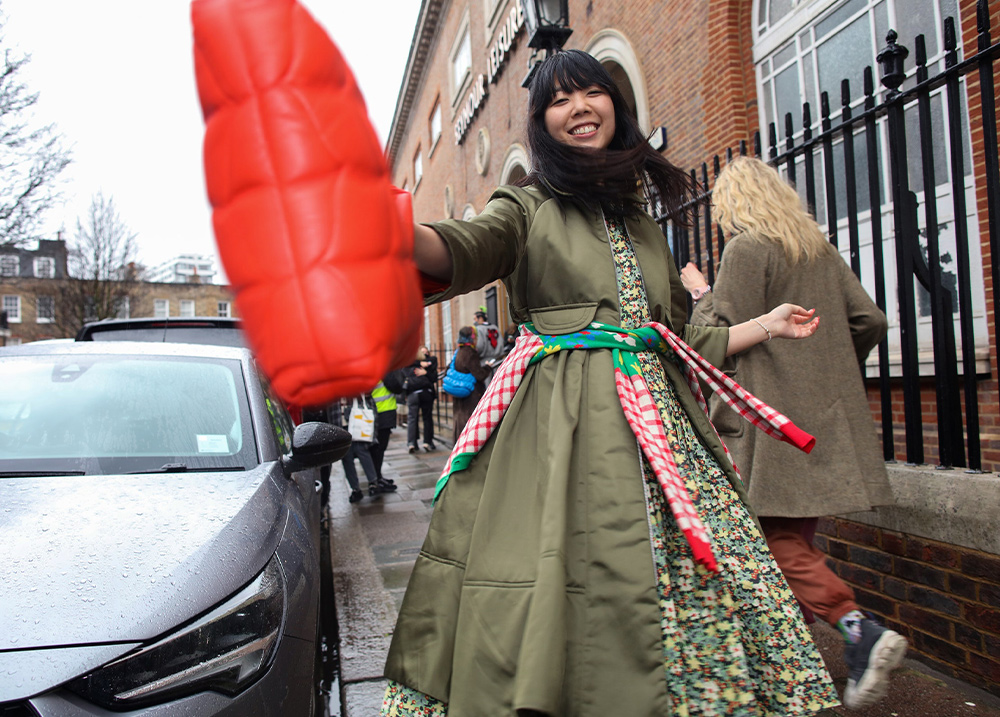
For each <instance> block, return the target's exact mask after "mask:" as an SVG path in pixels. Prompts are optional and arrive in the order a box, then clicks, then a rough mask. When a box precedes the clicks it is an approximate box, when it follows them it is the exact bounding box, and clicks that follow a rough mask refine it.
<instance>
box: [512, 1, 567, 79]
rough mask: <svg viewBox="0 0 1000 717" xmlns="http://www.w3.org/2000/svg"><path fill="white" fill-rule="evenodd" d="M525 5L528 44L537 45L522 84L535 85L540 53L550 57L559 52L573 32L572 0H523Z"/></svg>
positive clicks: (529, 60)
mask: <svg viewBox="0 0 1000 717" xmlns="http://www.w3.org/2000/svg"><path fill="white" fill-rule="evenodd" d="M521 3H522V5H523V7H524V24H525V26H526V27H527V28H528V47H531V48H534V52H532V53H531V57H529V58H528V67H529V69H528V74H527V75H525V78H524V80H523V81H522V82H521V87H528V86H529V85H531V80H532V79H534V77H535V72H536V71H537V70H538V65H539V64H540V62H541V60H539V59H537V58H538V52H539V51H541V52H542V53H544V57H543V58H542V59H545V57H548V55H549V54H551V53H553V52H558V51H559V50H560V49H561V48H562V46H563V44H564V43H565V42H566V39H567V38H568V37H569V36H570V35H572V34H573V30H572V29H571V28H570V27H569V0H521Z"/></svg>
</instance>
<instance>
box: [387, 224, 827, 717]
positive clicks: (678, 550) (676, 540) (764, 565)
mask: <svg viewBox="0 0 1000 717" xmlns="http://www.w3.org/2000/svg"><path fill="white" fill-rule="evenodd" d="M605 225H606V227H607V230H608V240H609V242H610V244H611V250H612V255H613V257H614V262H615V276H616V279H617V284H618V297H619V304H620V306H621V326H622V328H626V329H634V328H638V327H639V326H641V325H642V324H644V323H646V322H648V321H649V320H650V313H649V304H648V302H647V297H646V292H645V287H644V285H643V280H642V272H641V270H640V268H639V264H638V261H637V259H636V255H635V251H634V249H633V247H632V243H631V240H630V239H629V236H628V233H627V231H626V228H625V222H624V221H623V220H622V219H621V218H620V217H609V218H606V220H605ZM637 356H638V359H639V362H640V365H641V368H642V373H643V376H644V378H645V379H646V383H647V385H648V387H649V390H650V393H652V395H653V397H654V399H655V400H656V404H657V408H658V409H659V412H660V416H661V418H662V420H663V425H664V428H665V430H666V434H667V440H668V442H669V444H670V449H671V451H672V452H673V456H674V460H675V462H676V464H677V468H678V470H679V471H680V474H681V476H682V477H683V479H684V482H685V485H686V487H687V490H688V493H689V494H690V496H691V499H692V502H693V503H694V505H695V508H696V510H697V511H698V513H699V516H700V517H701V520H702V522H703V523H704V524H705V526H706V527H707V529H708V530H709V532H710V533H711V536H712V542H713V545H714V551H715V553H716V555H717V556H718V558H719V564H720V568H721V570H720V572H719V573H713V572H710V571H709V570H707V569H706V568H705V567H704V566H702V565H698V564H696V563H695V561H694V559H693V558H692V557H691V551H690V548H689V547H688V545H687V542H686V539H685V537H684V535H683V533H682V532H681V531H680V530H679V529H678V528H677V525H676V523H675V522H674V518H673V516H672V514H671V512H670V508H669V506H668V505H667V501H666V499H665V497H664V495H663V492H662V490H661V489H660V487H659V484H658V483H657V479H656V475H655V474H654V473H653V469H652V467H651V466H650V465H649V463H648V462H646V461H645V459H644V460H643V467H644V480H645V495H646V508H647V514H648V518H649V535H650V545H651V549H652V555H653V562H654V565H655V568H656V580H657V593H658V597H659V606H660V613H661V621H660V626H661V633H662V636H663V667H664V679H665V680H666V685H667V691H668V693H669V696H670V698H671V702H672V704H673V714H674V715H678V716H679V717H688V716H691V717H693V716H694V715H704V716H705V717H712V716H715V715H719V716H721V715H726V716H737V717H785V716H786V715H788V716H790V715H804V714H813V713H815V712H818V711H820V710H822V709H824V708H827V707H831V706H834V705H836V704H837V703H838V700H837V694H836V691H835V690H834V687H833V684H832V683H831V681H830V677H829V675H828V673H827V671H826V668H825V666H824V665H823V662H822V658H821V657H820V655H819V653H818V651H817V650H816V648H815V646H814V645H813V642H812V637H811V636H810V634H809V631H808V629H807V628H806V626H805V623H804V622H803V620H802V616H801V612H800V610H799V607H798V604H797V603H796V601H795V598H794V597H793V596H792V593H791V591H790V590H789V588H788V585H787V583H786V582H785V579H784V577H783V576H782V575H781V572H780V570H779V569H778V566H777V565H776V564H775V562H774V559H773V558H772V557H771V554H770V551H769V550H768V548H767V544H766V543H765V542H764V539H763V537H762V536H761V534H760V531H759V530H758V528H757V525H756V523H755V522H754V520H753V518H752V517H751V516H750V514H749V512H748V511H747V509H746V507H745V506H744V505H743V503H742V502H741V501H740V499H739V497H738V496H737V495H736V492H735V491H734V490H733V489H732V486H731V485H730V484H729V480H728V479H727V478H726V475H725V473H723V471H722V470H721V469H720V468H719V466H718V464H717V463H716V461H715V458H714V457H713V456H712V454H711V453H710V452H709V450H708V449H707V448H705V446H704V445H703V444H702V443H701V441H700V440H699V439H698V436H697V435H696V433H695V432H694V429H693V428H692V426H691V422H690V420H689V419H688V417H687V415H686V414H685V413H684V410H683V408H682V407H681V405H680V402H679V401H678V399H677V395H676V393H675V389H674V387H673V385H671V383H670V382H669V381H668V380H667V378H666V374H665V372H664V370H663V367H662V365H661V364H660V359H659V358H658V357H657V355H656V354H654V353H652V352H643V353H640V354H637ZM381 714H382V715H383V716H385V717H404V716H405V717H409V716H411V715H419V716H421V717H446V715H447V714H448V706H447V704H446V703H444V702H441V701H439V700H436V699H434V698H432V697H429V696H427V695H424V694H422V693H420V692H417V691H416V690H413V689H411V688H409V687H406V686H404V685H400V684H397V683H395V682H392V681H390V682H389V686H388V688H387V690H386V693H385V698H384V701H383V704H382V711H381Z"/></svg>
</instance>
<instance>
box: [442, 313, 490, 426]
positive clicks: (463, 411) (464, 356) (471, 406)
mask: <svg viewBox="0 0 1000 717" xmlns="http://www.w3.org/2000/svg"><path fill="white" fill-rule="evenodd" d="M452 370H454V371H458V372H460V373H466V374H471V375H472V376H474V377H475V379H476V383H475V386H473V388H472V393H469V394H468V395H466V396H456V395H453V396H452V398H451V400H452V412H453V414H454V420H455V429H454V436H453V441H454V442H456V443H457V442H458V437H459V435H460V434H461V433H462V429H464V428H465V424H466V423H468V422H469V418H471V417H472V412H473V411H475V410H476V406H477V405H478V404H479V399H481V398H482V397H483V394H484V393H486V379H487V378H488V377H489V375H490V372H491V370H492V369H490V367H488V366H483V365H482V362H481V360H480V358H479V352H478V351H476V330H475V329H474V328H473V327H471V326H463V327H462V328H461V329H459V331H458V349H457V350H456V351H455V356H454V357H453V358H452V363H451V366H449V367H448V371H449V373H450V372H451V371H452ZM447 384H448V381H447V375H446V377H445V383H444V386H443V387H444V390H445V391H447V390H448V385H447Z"/></svg>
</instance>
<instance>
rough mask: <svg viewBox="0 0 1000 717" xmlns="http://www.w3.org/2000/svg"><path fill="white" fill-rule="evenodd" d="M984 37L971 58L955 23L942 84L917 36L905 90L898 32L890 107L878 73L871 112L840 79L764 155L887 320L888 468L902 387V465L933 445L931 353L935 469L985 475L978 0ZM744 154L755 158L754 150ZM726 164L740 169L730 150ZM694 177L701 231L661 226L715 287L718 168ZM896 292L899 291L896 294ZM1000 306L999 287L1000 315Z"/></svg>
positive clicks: (994, 163) (885, 62)
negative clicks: (926, 415) (975, 115)
mask: <svg viewBox="0 0 1000 717" xmlns="http://www.w3.org/2000/svg"><path fill="white" fill-rule="evenodd" d="M977 29H978V48H977V52H976V53H975V54H974V55H972V56H971V57H967V58H966V59H964V60H961V59H960V58H959V50H958V42H957V38H956V34H955V22H954V19H953V18H947V19H946V21H945V30H944V38H943V39H944V45H943V46H944V48H945V58H944V66H945V69H944V70H943V71H941V72H939V73H937V74H935V75H934V76H933V77H931V76H930V72H929V70H928V67H927V53H926V51H925V41H924V36H923V35H920V36H918V37H917V38H915V40H914V47H915V55H916V56H915V59H916V68H917V69H916V77H915V78H912V79H911V80H910V81H906V84H907V85H911V86H908V87H904V88H903V89H902V90H901V89H900V87H901V85H904V81H905V80H906V78H905V73H904V71H903V58H905V57H906V55H907V53H908V50H907V49H906V48H905V47H903V46H901V45H899V44H897V43H896V40H897V36H896V33H895V32H894V31H891V30H890V31H889V33H888V35H887V36H886V43H887V44H886V47H885V48H884V49H883V50H882V51H881V52H880V53H879V54H878V57H877V59H878V62H879V65H880V69H881V84H882V85H883V86H884V88H885V89H884V90H881V89H880V90H878V91H879V92H880V93H881V95H882V96H881V101H878V99H879V98H878V97H877V95H876V87H875V83H874V79H873V72H872V68H871V67H867V68H866V69H865V73H864V88H863V104H862V103H861V102H860V99H861V98H857V99H856V100H855V98H853V97H852V94H851V93H852V89H851V87H850V84H849V82H848V80H844V81H843V82H842V85H841V97H840V107H839V108H836V109H835V110H834V111H831V105H830V99H829V97H828V95H827V93H825V92H824V93H823V94H822V96H821V97H822V99H821V103H820V104H821V106H820V118H821V121H820V123H819V127H818V128H816V127H814V123H813V120H812V109H811V108H810V106H809V104H808V103H807V104H805V105H804V106H803V108H802V118H803V122H802V125H803V126H802V131H801V134H800V135H799V141H797V142H796V140H795V137H796V134H797V133H796V128H795V127H793V119H792V114H791V113H788V114H786V115H785V122H784V124H785V127H784V138H785V141H784V144H783V146H779V142H778V138H777V132H776V127H775V125H774V124H773V123H772V124H771V125H770V126H769V131H768V147H767V160H768V161H769V162H770V163H771V164H772V165H774V166H775V167H777V168H778V169H779V171H781V172H783V173H784V174H785V176H786V177H787V178H788V180H789V181H790V182H791V183H792V184H793V185H795V186H796V188H797V190H798V191H799V193H800V195H801V196H802V197H803V199H804V200H805V201H806V202H807V204H808V206H809V207H810V208H811V210H812V211H814V212H817V215H816V216H817V220H818V221H819V222H820V224H821V225H822V224H823V223H824V220H825V223H826V230H827V232H828V233H829V235H830V241H831V242H832V243H833V244H834V245H835V246H837V247H838V248H839V249H841V250H842V251H844V250H846V253H847V257H846V258H847V259H848V261H849V263H850V265H851V267H852V269H853V270H854V272H855V274H857V275H858V276H859V278H861V279H862V282H863V283H865V284H866V287H867V288H869V291H870V292H872V293H873V296H874V298H875V301H876V303H877V304H878V305H879V307H880V308H882V310H883V311H885V312H886V314H887V315H888V316H889V320H890V325H891V329H890V335H889V337H887V338H886V340H884V341H883V342H882V343H881V344H880V346H879V348H878V356H877V365H872V366H870V367H869V369H868V371H869V376H875V375H877V377H878V381H879V389H880V394H881V417H882V421H881V423H882V443H883V454H884V457H885V459H886V460H887V461H892V460H895V455H896V444H895V441H896V436H895V434H896V432H897V430H898V428H897V427H895V426H894V421H893V407H892V393H893V387H892V382H893V381H894V380H896V379H897V378H898V379H899V380H900V381H901V383H902V394H903V414H904V421H903V431H904V440H905V455H906V462H907V463H911V464H922V463H925V455H924V446H925V442H927V439H928V438H931V436H930V435H926V436H925V430H924V426H923V417H922V410H921V383H922V379H921V360H920V359H921V355H923V356H925V357H928V359H927V360H926V361H924V364H925V368H924V374H925V376H926V378H925V379H924V380H923V381H924V382H928V381H929V380H930V375H931V374H933V384H934V393H935V409H936V431H935V429H933V428H932V429H929V431H928V434H930V433H932V432H936V438H937V444H938V461H939V463H940V465H941V466H942V467H952V466H957V467H967V468H968V469H970V470H971V471H975V472H978V471H980V470H981V469H982V453H981V446H980V405H979V402H980V396H979V392H978V387H979V386H978V384H979V382H980V381H981V380H982V379H983V378H989V373H990V367H989V365H988V361H989V341H990V337H989V326H988V324H987V314H988V312H987V307H986V305H985V291H984V288H983V280H982V279H983V276H984V275H985V270H986V269H985V267H981V263H982V261H983V256H984V253H985V249H983V250H980V245H981V244H982V246H984V247H985V246H986V243H985V242H981V241H980V240H979V239H978V238H979V236H980V219H979V217H978V216H977V211H976V210H977V207H976V201H975V197H976V187H975V185H976V183H977V182H984V183H985V187H984V188H981V189H985V194H986V197H987V202H986V204H987V212H988V217H987V219H986V222H985V225H986V226H987V231H988V235H989V236H988V246H989V257H990V259H991V266H990V267H989V269H990V270H991V272H992V280H993V286H994V287H997V286H998V278H1000V277H998V273H1000V266H998V246H997V243H998V239H1000V170H998V158H997V130H996V128H997V124H996V102H995V96H994V59H995V57H996V55H997V53H998V52H1000V43H998V44H993V43H992V41H991V38H990V15H989V3H988V2H987V0H979V2H978V3H977ZM976 74H978V80H979V88H978V96H975V97H974V95H973V93H972V91H971V89H970V88H969V86H968V83H967V80H968V78H969V76H974V75H976ZM973 99H978V100H979V103H978V104H979V105H980V113H979V114H980V117H979V120H980V121H981V123H982V134H983V155H984V156H983V157H980V156H979V155H976V156H972V155H971V149H970V134H969V128H970V121H969V114H968V111H967V107H970V106H973V105H974V104H975V103H974V102H973V101H972V100H973ZM966 100H968V102H967V101H966ZM856 109H857V110H860V111H855V110H856ZM908 142H912V143H915V144H912V145H909V148H910V151H908ZM753 144H754V146H753V152H754V153H755V154H756V155H757V156H758V157H760V156H761V155H762V147H761V138H760V134H759V133H758V134H757V135H756V136H755V137H754V139H753ZM918 150H919V151H918ZM738 151H739V152H740V153H741V154H746V153H747V151H748V149H747V145H746V142H743V143H741V145H740V147H739V150H738ZM886 154H887V155H888V162H887V164H888V172H886V171H885V169H886V162H885V157H884V155H886ZM942 158H944V159H945V161H942ZM727 159H732V150H729V151H728V152H727ZM980 163H982V164H981V166H978V165H980ZM711 164H712V173H713V175H714V176H718V174H719V171H720V159H719V157H718V156H716V157H714V158H713V160H712V163H711ZM942 165H946V166H942ZM974 166H975V172H973V171H972V169H973V167H974ZM691 176H692V178H693V179H694V180H695V181H696V182H698V183H699V184H700V186H701V187H702V189H703V192H702V193H701V194H700V195H699V196H698V197H697V198H696V199H695V200H694V203H695V205H696V206H695V207H694V209H695V218H694V221H693V223H692V224H691V225H690V226H688V227H680V226H676V225H674V224H673V223H672V222H671V221H670V219H669V218H668V217H665V216H662V215H661V216H659V217H658V218H657V220H658V221H659V222H660V225H661V227H662V228H663V230H664V233H665V234H666V235H667V237H668V240H670V241H671V242H672V248H673V249H674V256H675V259H676V261H677V263H678V265H679V266H683V265H685V264H686V263H687V262H688V261H689V260H690V261H694V262H695V263H696V264H697V265H698V266H699V267H703V271H704V272H705V273H706V276H707V277H708V281H709V283H712V282H714V274H715V270H716V266H717V262H718V260H720V259H721V257H722V253H723V251H724V248H725V239H724V236H723V233H722V230H721V229H720V228H719V227H718V226H715V225H713V222H712V213H711V190H710V189H709V186H710V185H709V165H708V163H703V164H702V165H701V168H700V172H698V171H696V170H692V171H691ZM884 185H888V191H885V187H884ZM970 198H971V201H969V200H970ZM817 201H819V204H817ZM863 239H864V241H863ZM842 245H843V246H842ZM893 279H894V280H895V281H893ZM887 287H890V288H892V289H894V291H892V293H889V289H887ZM998 310H1000V296H998V294H997V291H996V289H994V292H993V316H996V315H997V314H998ZM977 351H978V352H979V354H980V356H979V358H980V363H979V364H978V366H977ZM994 355H995V354H994ZM983 359H985V360H983ZM963 399H964V400H963ZM993 399H994V400H995V394H994V395H993ZM963 409H964V410H963ZM963 434H964V435H963Z"/></svg>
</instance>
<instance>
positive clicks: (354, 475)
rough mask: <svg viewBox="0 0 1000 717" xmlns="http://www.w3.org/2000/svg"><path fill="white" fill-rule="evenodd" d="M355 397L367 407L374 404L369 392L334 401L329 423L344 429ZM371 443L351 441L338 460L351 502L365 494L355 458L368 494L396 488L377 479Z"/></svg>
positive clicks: (376, 493)
mask: <svg viewBox="0 0 1000 717" xmlns="http://www.w3.org/2000/svg"><path fill="white" fill-rule="evenodd" d="M355 398H356V399H357V400H359V401H364V402H365V403H366V404H367V406H368V407H369V408H372V407H374V405H375V401H374V399H373V398H372V396H371V394H364V395H363V396H356V397H354V398H349V399H344V400H342V401H334V402H333V403H331V404H330V406H329V416H330V419H329V420H330V423H333V424H334V425H340V426H342V427H343V428H345V429H346V428H347V425H348V422H349V420H350V415H351V406H352V405H353V403H354V400H355ZM372 445H373V444H372V443H369V442H367V441H352V442H351V448H350V450H348V451H347V454H346V455H345V456H344V457H343V458H342V459H341V460H340V465H341V466H342V467H343V469H344V478H346V479H347V484H348V485H349V486H350V487H351V495H350V497H349V498H348V500H350V502H352V503H357V502H358V501H360V500H361V499H362V498H364V497H365V494H364V493H363V492H362V490H361V484H360V482H359V481H358V471H357V469H356V468H355V467H354V461H355V460H357V461H359V462H360V463H361V469H362V470H363V471H364V472H365V478H367V479H368V495H370V496H372V497H374V496H376V495H381V494H383V493H391V492H393V491H395V490H396V484H395V483H391V482H384V481H379V479H378V471H376V470H375V461H373V460H372V454H371V446H372Z"/></svg>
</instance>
